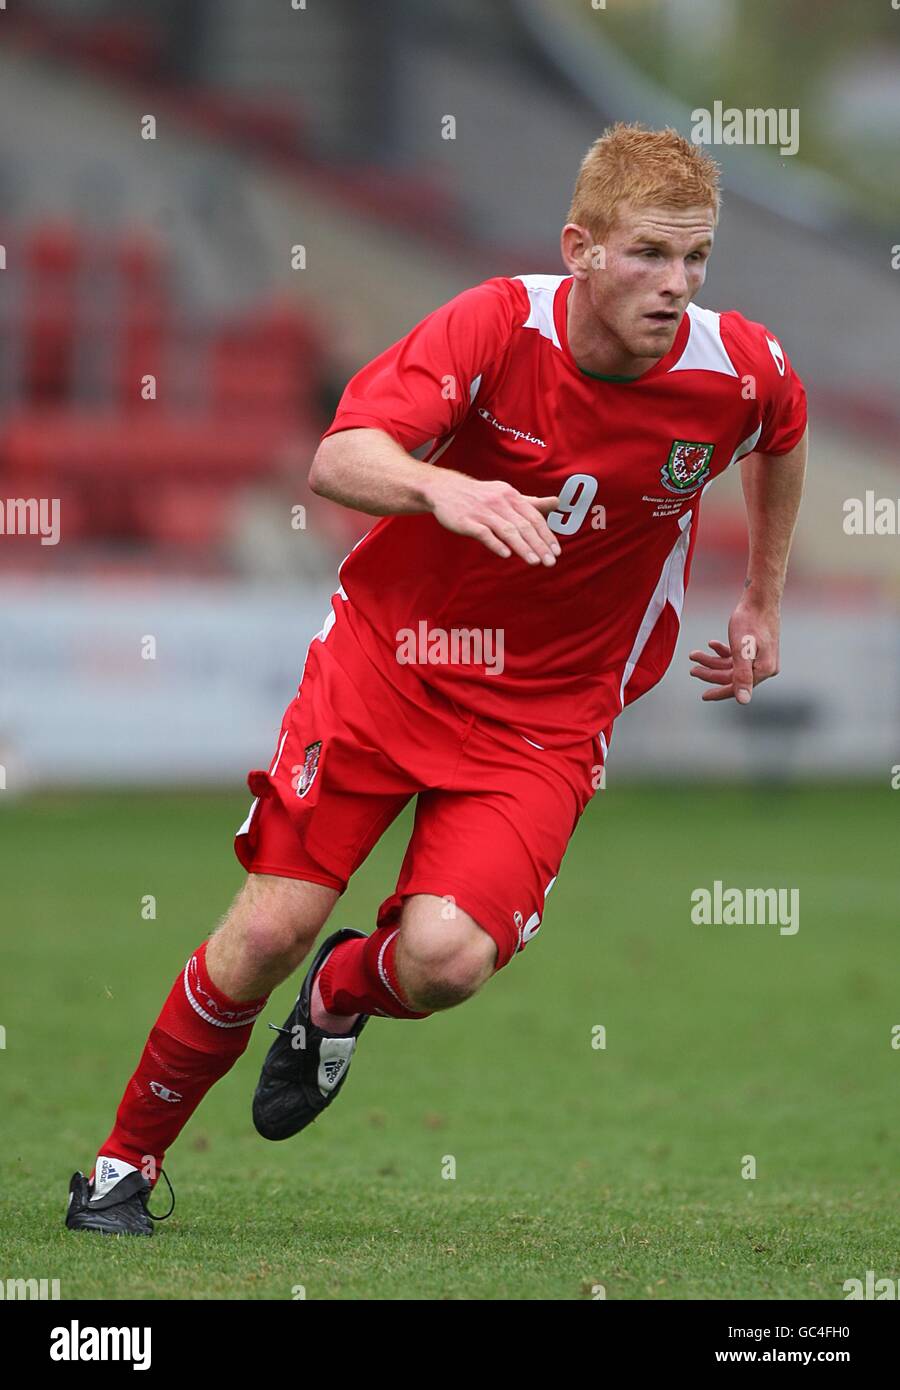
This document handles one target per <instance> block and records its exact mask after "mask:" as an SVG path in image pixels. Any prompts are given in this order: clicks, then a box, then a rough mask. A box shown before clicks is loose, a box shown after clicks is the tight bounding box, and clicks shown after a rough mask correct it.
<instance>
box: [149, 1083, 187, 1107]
mask: <svg viewBox="0 0 900 1390" xmlns="http://www.w3.org/2000/svg"><path fill="white" fill-rule="evenodd" d="M150 1090H151V1091H152V1092H153V1094H154V1095H155V1096H159V1098H160V1100H167V1101H169V1103H170V1104H171V1105H177V1104H178V1102H179V1101H181V1100H184V1096H183V1095H182V1094H181V1092H180V1091H170V1090H169V1088H168V1086H164V1085H163V1084H162V1082H161V1081H151V1082H150Z"/></svg>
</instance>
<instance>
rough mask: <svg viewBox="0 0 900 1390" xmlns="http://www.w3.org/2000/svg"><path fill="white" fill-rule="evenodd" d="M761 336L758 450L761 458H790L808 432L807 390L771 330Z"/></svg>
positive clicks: (765, 331)
mask: <svg viewBox="0 0 900 1390" xmlns="http://www.w3.org/2000/svg"><path fill="white" fill-rule="evenodd" d="M762 333H763V339H764V341H763V343H762V344H761V352H762V354H764V355H763V362H764V364H765V371H764V372H763V373H761V378H762V385H763V387H764V390H763V392H762V393H761V404H762V434H761V435H760V437H759V443H758V444H757V446H756V448H757V450H758V451H759V452H760V453H761V454H787V453H790V451H791V449H794V448H796V446H797V445H798V444H799V443H800V440H801V439H802V438H803V431H804V430H805V429H806V390H805V389H804V386H803V382H802V381H801V380H800V378H799V376H798V375H797V373H796V372H795V371H794V368H793V367H792V365H791V362H790V359H789V357H788V355H787V353H786V352H785V351H784V348H783V347H782V346H781V344H780V343H779V341H778V339H777V338H775V337H773V335H772V334H771V333H770V332H769V331H768V329H763V330H762Z"/></svg>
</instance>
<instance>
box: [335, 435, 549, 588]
mask: <svg viewBox="0 0 900 1390" xmlns="http://www.w3.org/2000/svg"><path fill="white" fill-rule="evenodd" d="M309 485H310V487H311V488H312V490H313V492H315V493H318V495H319V496H320V497H327V498H329V500H330V501H332V502H339V503H340V504H341V506H344V507H353V508H354V509H355V510H357V511H361V512H368V513H369V514H370V515H372V516H392V515H396V514H401V513H410V512H431V513H432V514H433V516H434V518H435V520H436V521H438V522H440V524H441V525H442V526H444V527H446V529H447V530H448V531H455V532H456V534H457V535H460V536H471V537H472V538H473V539H474V540H477V541H480V542H481V544H482V545H485V546H487V548H488V550H491V551H493V553H494V554H495V555H499V556H501V557H502V558H503V559H507V558H508V557H509V556H510V555H511V554H513V553H515V554H516V555H519V556H521V558H522V559H523V560H525V561H526V562H527V563H528V564H530V565H538V564H541V563H543V564H545V565H555V564H556V557H557V556H558V555H559V553H560V547H559V542H558V541H557V539H556V537H555V536H554V534H553V532H552V531H551V530H550V528H549V526H548V525H547V522H546V520H545V516H546V515H547V514H548V513H549V512H552V511H554V510H555V508H557V507H558V506H559V498H558V497H525V496H523V495H522V493H520V492H517V491H516V489H515V488H514V487H513V486H512V485H511V484H510V483H503V482H483V481H481V480H480V479H478V478H469V477H468V476H467V475H466V474H465V473H457V472H455V471H454V470H453V469H450V468H439V467H438V466H437V465H436V464H433V463H423V462H422V461H421V460H420V459H417V458H413V456H412V455H411V454H408V453H407V452H406V450H405V449H404V448H403V446H402V444H398V443H397V441H396V440H395V439H392V438H391V436H390V435H389V434H387V433H385V431H383V430H377V429H346V430H341V431H339V432H338V433H337V434H330V435H328V436H327V437H326V438H325V439H323V440H322V443H321V444H320V445H319V448H318V450H317V451H316V456H315V458H314V459H313V462H312V467H311V469H310V472H309Z"/></svg>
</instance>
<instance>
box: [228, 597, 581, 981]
mask: <svg viewBox="0 0 900 1390" xmlns="http://www.w3.org/2000/svg"><path fill="white" fill-rule="evenodd" d="M334 606H335V612H334V614H333V615H332V614H330V615H329V619H328V622H327V623H326V625H325V627H324V628H323V631H322V633H321V634H319V636H318V637H316V638H313V640H312V642H311V643H310V647H309V652H308V654H307V658H306V665H305V667H304V671H303V676H302V678H301V682H300V687H299V689H298V692H297V695H296V697H295V699H294V700H292V701H291V703H290V705H289V706H288V708H287V710H286V711H285V715H284V720H283V722H282V725H281V733H280V736H279V739H278V746H277V750H276V754H275V757H274V759H273V761H272V765H271V767H270V768H269V770H268V772H263V771H255V772H251V773H250V776H249V777H248V779H247V781H248V784H249V786H250V790H251V791H252V792H253V793H254V795H255V797H256V800H255V801H254V803H253V805H252V807H251V808H250V814H249V815H248V817H247V819H246V821H245V822H244V824H243V825H242V826H241V828H240V830H239V831H238V833H237V837H236V840H235V850H236V853H237V856H238V858H239V859H240V861H241V863H242V864H243V865H244V867H245V868H246V869H247V870H248V872H250V873H258V874H276V875H279V876H282V877H285V878H298V879H305V880H308V881H311V882H313V883H323V884H326V885H327V886H329V887H331V888H335V889H337V890H338V891H339V892H343V891H344V889H345V888H346V886H347V881H348V879H349V878H350V876H351V875H352V874H353V873H354V872H355V870H356V869H357V868H358V867H359V865H360V864H361V863H362V862H363V860H364V859H365V858H366V856H367V855H368V853H369V851H370V850H371V849H372V847H373V845H374V844H375V843H376V841H377V840H378V839H379V838H380V836H381V835H382V834H383V833H384V831H385V830H386V829H387V827H388V826H389V825H390V824H391V822H392V821H393V820H394V819H395V817H396V816H397V815H398V814H399V813H400V811H401V810H402V809H403V807H404V806H405V805H406V804H407V802H408V801H409V800H410V799H411V798H412V797H414V796H415V797H417V798H418V799H417V804H416V814H415V824H414V828H413V832H412V837H411V839H410V841H409V845H408V846H407V850H406V855H405V857H404V860H403V864H402V867H401V869H400V876H399V879H398V881H397V887H396V890H395V892H394V893H393V894H392V895H391V896H390V897H389V898H387V899H386V900H385V901H384V902H383V903H382V905H381V908H380V909H379V913H378V925H379V926H387V925H390V924H391V923H392V922H394V921H395V920H396V918H397V917H398V916H399V913H400V909H401V907H402V903H403V899H404V898H406V897H410V896H412V895H413V894H416V893H430V894H435V895H437V896H438V897H445V898H447V899H448V909H449V910H450V911H452V906H450V904H451V903H452V904H455V905H457V906H458V907H460V908H461V909H462V910H463V911H464V912H467V913H468V914H469V915H470V916H471V917H473V918H474V919H475V921H476V922H477V923H478V924H479V926H480V927H482V928H483V929H484V930H485V931H486V932H488V933H489V934H490V936H491V937H493V939H494V941H495V942H496V944H497V951H498V958H497V968H498V969H499V968H500V967H501V966H503V965H505V964H506V963H507V961H509V960H510V958H511V957H512V956H513V955H514V953H515V952H516V951H518V950H521V949H522V947H523V946H525V945H526V944H527V942H528V941H530V940H531V938H532V937H533V936H534V935H535V933H536V932H537V930H538V928H539V927H540V924H541V917H542V915H543V911H544V899H545V897H546V896H547V894H548V893H549V891H550V889H551V888H552V887H553V884H554V882H555V881H556V876H557V873H558V871H559V866H560V862H561V860H562V857H563V854H564V853H565V850H566V846H567V844H568V842H569V839H570V837H571V835H572V832H573V830H574V829H575V826H576V824H577V822H578V818H579V816H580V815H581V813H582V811H583V810H584V808H585V806H586V805H587V803H588V801H589V800H590V798H591V796H592V794H593V791H594V789H595V787H596V785H597V784H598V781H599V773H600V768H601V766H602V762H603V754H602V750H601V743H600V739H599V738H596V739H592V740H590V741H589V742H585V743H584V744H579V745H577V746H575V747H574V748H568V749H565V750H562V751H560V750H559V749H554V750H549V749H548V750H543V749H540V748H538V747H537V746H536V745H535V744H533V743H531V742H530V741H529V740H528V739H526V738H525V737H524V736H523V735H521V734H519V733H516V732H515V731H513V730H511V729H508V728H507V727H506V726H505V725H502V724H499V723H497V722H496V721H493V720H489V719H481V718H479V717H478V716H477V715H475V714H472V713H470V712H468V711H465V710H462V709H460V708H459V707H458V706H457V705H455V704H454V703H453V702H452V701H451V700H449V699H447V698H446V696H444V695H441V694H439V693H438V692H437V691H435V690H434V689H432V688H431V687H430V686H428V685H426V684H425V682H424V681H423V680H421V678H420V677H419V675H418V674H417V672H416V670H415V668H414V667H411V666H400V665H399V664H396V669H395V670H394V669H392V667H391V665H390V663H392V653H391V650H390V648H388V647H386V648H385V654H386V660H385V663H384V665H385V669H382V668H381V667H380V666H378V665H376V664H375V662H374V661H373V660H372V658H371V657H370V656H368V655H367V653H366V652H365V651H364V650H363V648H362V646H361V645H360V643H359V641H358V640H357V638H356V636H355V632H354V628H355V625H356V624H357V623H363V622H364V621H365V620H364V619H362V618H361V617H360V616H359V615H358V614H356V613H355V612H353V613H352V615H351V611H350V609H349V604H348V603H347V602H346V601H345V600H343V599H341V598H339V597H337V596H336V597H335V600H334ZM387 670H390V671H391V675H390V678H389V677H388V675H387V674H386V671H387Z"/></svg>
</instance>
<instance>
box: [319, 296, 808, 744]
mask: <svg viewBox="0 0 900 1390" xmlns="http://www.w3.org/2000/svg"><path fill="white" fill-rule="evenodd" d="M571 288H572V279H571V277H569V276H555V275H522V276H517V277H515V278H514V279H507V278H497V279H492V280H486V281H485V282H484V283H483V284H481V285H478V286H476V287H475V288H473V289H470V290H466V291H465V292H464V293H463V294H460V295H458V296H457V297H456V298H455V299H453V300H451V301H450V302H449V303H448V304H445V305H443V306H442V307H441V308H440V309H437V310H435V312H434V313H432V314H430V315H429V316H428V317H427V318H426V319H424V320H423V321H422V322H421V323H420V324H418V325H417V327H415V328H414V329H413V330H412V331H411V332H410V333H408V334H407V336H406V337H405V338H403V339H401V341H400V342H399V343H396V344H395V345H394V346H393V347H391V348H388V349H387V351H386V352H384V353H382V354H381V355H380V356H379V357H376V358H375V359H374V361H372V362H370V363H369V364H368V366H366V367H364V368H363V369H362V370H361V371H360V372H358V373H357V374H356V376H354V377H353V379H352V380H351V381H350V382H349V384H348V386H347V389H346V391H345V392H344V395H343V397H342V399H341V402H340V405H339V407H338V410H337V414H336V416H335V419H334V421H333V423H332V425H331V427H330V428H329V430H328V431H327V434H334V433H336V432H338V431H339V430H346V429H354V428H359V427H364V428H371V429H380V430H383V431H384V432H385V433H387V434H389V435H390V436H391V437H392V438H393V439H395V440H397V441H398V443H400V444H402V445H403V447H404V448H405V449H408V450H410V451H412V450H416V449H419V448H420V446H422V445H423V444H425V443H426V442H427V441H433V444H432V447H431V448H430V449H429V451H428V453H427V454H426V458H430V459H434V460H435V461H436V462H437V463H438V466H446V467H448V468H453V469H456V470H458V471H459V472H461V473H467V474H469V475H470V476H471V477H474V478H482V479H486V480H487V479H502V480H504V481H506V482H509V483H511V484H512V485H513V486H514V487H515V488H517V489H518V491H520V492H522V493H525V494H527V495H529V496H539V497H540V496H558V497H559V499H560V506H559V509H558V510H557V511H555V512H553V513H552V514H551V516H550V517H549V518H548V521H549V525H550V527H551V529H552V530H553V531H554V533H555V535H556V537H557V539H558V540H559V544H560V546H561V549H562V554H561V555H560V557H559V559H558V560H557V562H556V564H555V565H554V566H552V567H545V566H543V565H541V566H537V565H535V566H533V567H532V566H526V564H525V563H524V561H521V560H519V559H518V558H517V557H515V556H510V557H509V558H507V559H502V558H501V557H499V556H496V555H493V554H492V553H491V552H490V551H488V550H486V549H485V548H484V546H482V545H481V544H480V542H478V541H475V540H472V539H471V538H468V537H463V536H458V535H456V534H454V533H453V532H450V531H448V530H446V529H445V528H444V527H442V526H441V525H440V524H439V523H438V522H437V521H435V519H434V517H433V516H431V515H430V514H427V513H426V514H417V515H403V516H389V517H384V518H382V519H381V520H379V521H378V522H377V523H376V525H375V526H373V528H372V529H371V530H370V531H369V532H368V533H367V535H366V536H364V537H363V539H362V540H361V541H360V542H359V543H358V544H357V545H356V547H355V548H354V549H353V550H352V551H351V553H350V555H349V556H348V557H347V559H346V560H345V561H344V563H343V565H342V566H341V571H340V579H341V588H340V589H339V591H338V594H337V595H336V596H335V603H336V604H337V603H344V602H346V604H347V608H346V612H347V616H348V617H351V618H352V621H353V622H354V625H355V628H356V631H357V635H358V637H359V640H360V641H361V642H362V643H363V645H364V647H365V648H366V650H367V652H368V653H369V655H370V656H372V658H373V659H374V660H376V661H377V662H378V663H379V665H380V666H382V669H385V670H386V671H387V673H388V674H389V675H391V674H392V672H395V673H396V679H397V681H398V682H399V681H401V680H402V676H403V672H402V670H401V666H400V663H399V661H398V656H397V654H398V649H399V648H400V647H401V645H402V644H404V643H405V644H406V648H405V649H406V650H407V652H408V651H409V650H410V648H409V641H410V637H409V634H411V633H414V634H416V635H417V637H419V636H422V635H424V634H426V633H429V634H440V633H443V634H448V635H449V634H453V633H469V634H471V633H472V632H473V631H479V632H483V633H490V634H494V639H493V646H491V644H490V642H488V643H487V645H486V646H485V648H484V651H483V652H482V653H480V654H481V655H483V656H485V658H486V659H485V660H482V661H475V660H453V659H452V658H451V659H447V660H441V659H437V660H434V659H429V660H428V661H427V663H426V664H419V665H417V667H416V671H417V674H418V675H419V676H420V677H421V678H422V679H423V680H425V681H426V682H428V683H429V684H430V685H431V686H433V687H436V688H437V689H439V690H441V691H442V692H443V693H444V694H445V695H447V696H448V697H449V698H451V699H452V700H454V701H455V702H456V703H457V704H458V705H459V706H462V707H463V708H466V709H468V710H470V711H472V712H474V713H477V714H478V715H480V716H481V717H484V718H491V719H496V720H499V721H501V722H503V723H504V724H506V725H507V726H509V727H511V728H513V729H515V730H518V731H519V732H521V733H522V734H523V735H525V736H527V737H528V738H530V739H532V741H534V742H536V743H538V744H540V746H542V747H561V746H564V745H566V744H568V743H574V742H576V741H579V740H583V739H586V738H592V737H595V736H596V735H597V734H599V733H604V734H606V736H607V737H608V734H609V730H610V729H611V727H612V722H613V720H614V719H615V718H616V716H617V715H618V714H619V712H620V711H621V709H622V708H623V706H624V705H627V704H630V703H631V702H632V701H633V700H635V699H637V698H638V696H640V695H642V694H643V693H644V692H645V691H647V690H649V689H650V688H651V687H652V686H653V685H655V684H656V683H657V681H659V680H660V678H661V677H662V676H663V674H664V673H665V671H666V668H667V667H668V665H669V663H670V661H671V659H672V654H673V652H674V649H675V642H676V639H677V636H678V626H679V621H680V616H681V610H682V604H683V602H684V592H685V588H686V586H687V582H688V578H689V575H690V567H691V556H692V553H693V548H694V544H695V541H696V538H697V519H698V515H699V511H700V499H701V496H702V494H703V492H704V490H705V488H706V487H708V485H709V483H710V482H711V481H712V479H713V478H715V477H717V476H718V474H720V473H722V472H724V471H725V469H726V468H728V467H730V465H731V464H733V463H736V462H737V460H738V459H741V458H743V457H744V456H745V455H746V454H749V453H751V452H752V451H753V450H757V449H758V450H760V451H762V452H764V453H767V454H783V453H787V452H788V451H789V450H790V449H793V448H794V447H795V445H796V444H797V443H798V442H799V440H800V438H801V437H802V435H803V431H804V429H805V427H806V396H805V392H804V389H803V386H802V384H801V382H800V380H799V378H798V377H797V375H796V373H795V372H794V371H793V369H792V367H791V364H790V362H789V361H788V359H787V357H786V355H785V353H784V351H783V349H782V348H781V346H780V344H779V343H778V341H777V340H776V339H775V338H774V337H773V336H772V335H771V334H770V333H769V332H768V330H767V329H765V328H764V327H763V326H762V325H761V324H757V323H751V322H750V321H748V320H747V319H745V318H744V317H743V316H742V315H741V314H739V313H737V312H734V311H730V312H727V313H722V314H718V313H714V312H713V311H711V310H709V309H702V308H700V307H699V306H698V305H694V304H692V305H690V306H689V307H688V310H687V312H686V313H685V315H684V318H683V319H682V322H681V324H680V325H679V328H678V332H677V334H676V337H675V341H674V343H673V345H672V348H671V350H670V351H669V352H668V353H667V354H666V356H665V357H663V358H662V359H661V360H660V361H659V362H657V363H656V364H655V365H654V366H653V367H651V368H650V370H649V371H646V372H644V373H643V375H642V376H639V377H636V378H634V379H632V380H619V379H615V378H612V379H609V378H601V377H596V376H591V375H589V374H588V373H586V372H584V371H582V370H581V369H580V368H579V367H578V366H577V364H576V362H575V360H574V358H573V357H572V354H571V352H570V351H569V346H568V341H567V336H566V309H567V303H568V296H569V292H570V290H571ZM438 455H439V456H440V457H439V459H438ZM448 640H449V642H450V645H449V646H445V647H444V648H441V647H440V644H438V646H437V647H435V648H434V649H433V650H434V651H435V652H437V653H438V657H439V654H440V651H441V650H445V651H447V652H452V651H453V650H454V648H453V644H452V637H451V638H448ZM501 644H502V661H498V660H497V652H498V650H499V649H500V648H501ZM464 649H465V641H464V640H463V641H462V643H461V645H460V644H459V643H458V644H457V647H456V649H455V650H457V651H462V650H464ZM419 650H420V651H421V650H422V647H421V644H420V647H419ZM468 651H469V654H470V655H471V654H472V652H473V651H474V652H475V654H476V655H478V654H479V653H478V651H477V649H475V648H473V647H471V646H469V648H468ZM385 663H386V664H385ZM501 668H502V669H501Z"/></svg>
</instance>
